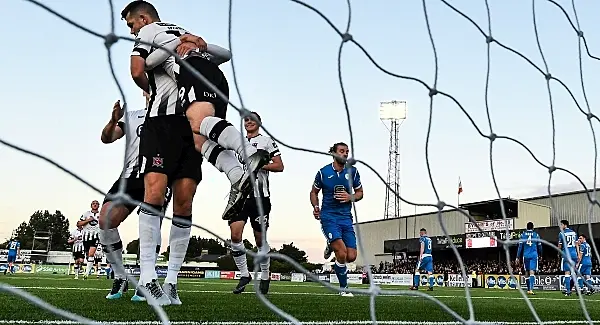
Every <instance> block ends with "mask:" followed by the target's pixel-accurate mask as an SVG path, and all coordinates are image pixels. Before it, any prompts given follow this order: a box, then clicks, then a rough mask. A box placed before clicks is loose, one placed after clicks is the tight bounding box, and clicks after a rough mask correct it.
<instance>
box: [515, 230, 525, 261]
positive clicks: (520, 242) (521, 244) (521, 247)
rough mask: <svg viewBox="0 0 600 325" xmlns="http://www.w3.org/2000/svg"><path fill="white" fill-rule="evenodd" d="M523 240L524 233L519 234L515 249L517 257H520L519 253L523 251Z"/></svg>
mask: <svg viewBox="0 0 600 325" xmlns="http://www.w3.org/2000/svg"><path fill="white" fill-rule="evenodd" d="M523 240H525V233H522V234H521V238H520V240H519V248H518V249H517V258H520V257H521V254H522V253H523V243H524V242H523Z"/></svg>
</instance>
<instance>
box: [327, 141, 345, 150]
mask: <svg viewBox="0 0 600 325" xmlns="http://www.w3.org/2000/svg"><path fill="white" fill-rule="evenodd" d="M341 146H344V147H347V146H348V145H347V144H345V143H344V142H338V143H334V144H333V146H331V147H330V148H329V153H336V152H337V150H338V148H339V147H341Z"/></svg>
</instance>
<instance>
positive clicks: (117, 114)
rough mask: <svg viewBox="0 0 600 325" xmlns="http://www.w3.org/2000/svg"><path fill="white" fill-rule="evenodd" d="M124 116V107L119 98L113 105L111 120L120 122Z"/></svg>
mask: <svg viewBox="0 0 600 325" xmlns="http://www.w3.org/2000/svg"><path fill="white" fill-rule="evenodd" d="M122 117H123V108H122V107H121V100H117V102H116V103H115V105H114V106H113V110H112V116H111V120H112V121H113V122H118V121H119V120H120V119H121V118H122Z"/></svg>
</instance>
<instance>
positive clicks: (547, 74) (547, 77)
mask: <svg viewBox="0 0 600 325" xmlns="http://www.w3.org/2000/svg"><path fill="white" fill-rule="evenodd" d="M544 78H546V80H547V81H548V80H550V79H552V75H551V74H550V72H548V73H545V74H544Z"/></svg>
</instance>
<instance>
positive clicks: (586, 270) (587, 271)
mask: <svg viewBox="0 0 600 325" xmlns="http://www.w3.org/2000/svg"><path fill="white" fill-rule="evenodd" d="M577 265H578V266H577V271H579V273H580V274H581V276H579V277H578V278H577V283H578V284H579V288H580V289H581V290H584V283H585V288H586V289H587V290H585V292H586V294H588V295H591V294H593V293H594V286H592V283H591V282H590V278H591V276H592V247H591V246H590V244H588V243H587V237H586V236H585V235H579V240H578V241H577ZM582 276H583V277H584V278H585V279H584V278H583V277H582Z"/></svg>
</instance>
